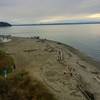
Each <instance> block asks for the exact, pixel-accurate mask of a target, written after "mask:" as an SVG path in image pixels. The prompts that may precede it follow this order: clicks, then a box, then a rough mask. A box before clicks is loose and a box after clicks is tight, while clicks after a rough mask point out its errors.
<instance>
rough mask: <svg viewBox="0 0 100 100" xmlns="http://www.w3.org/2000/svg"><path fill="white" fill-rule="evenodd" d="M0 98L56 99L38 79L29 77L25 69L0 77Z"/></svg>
mask: <svg viewBox="0 0 100 100" xmlns="http://www.w3.org/2000/svg"><path fill="white" fill-rule="evenodd" d="M0 100H56V99H55V97H54V96H53V94H52V93H51V92H50V91H49V90H48V89H47V87H46V86H44V85H43V84H42V83H41V82H40V81H38V80H36V79H35V78H34V79H33V78H31V77H30V76H29V75H28V73H27V72H26V71H20V72H17V73H14V74H10V75H9V77H8V78H7V79H6V80H5V79H3V78H2V77H1V78H0Z"/></svg>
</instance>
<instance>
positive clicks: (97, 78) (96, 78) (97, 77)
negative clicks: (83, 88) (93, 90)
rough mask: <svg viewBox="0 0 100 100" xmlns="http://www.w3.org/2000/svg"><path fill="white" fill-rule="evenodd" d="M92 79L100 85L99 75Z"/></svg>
mask: <svg viewBox="0 0 100 100" xmlns="http://www.w3.org/2000/svg"><path fill="white" fill-rule="evenodd" d="M94 79H95V80H96V81H97V82H98V83H100V75H97V76H95V77H94Z"/></svg>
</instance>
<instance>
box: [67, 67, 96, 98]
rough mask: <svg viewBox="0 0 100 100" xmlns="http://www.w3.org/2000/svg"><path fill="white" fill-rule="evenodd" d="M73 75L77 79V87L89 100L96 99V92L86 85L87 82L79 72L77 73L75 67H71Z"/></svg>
mask: <svg viewBox="0 0 100 100" xmlns="http://www.w3.org/2000/svg"><path fill="white" fill-rule="evenodd" d="M69 71H70V73H71V76H72V77H73V78H74V79H75V80H76V81H77V88H78V89H79V91H80V92H81V93H82V94H83V95H84V96H85V98H86V99H87V100H95V97H94V94H93V93H92V92H90V91H89V89H88V88H87V87H86V83H85V82H84V80H83V79H82V77H81V76H80V74H79V73H75V69H74V68H69Z"/></svg>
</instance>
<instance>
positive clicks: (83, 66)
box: [77, 62, 86, 69]
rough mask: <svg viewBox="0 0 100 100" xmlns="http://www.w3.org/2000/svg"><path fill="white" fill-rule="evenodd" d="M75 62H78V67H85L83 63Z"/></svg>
mask: <svg viewBox="0 0 100 100" xmlns="http://www.w3.org/2000/svg"><path fill="white" fill-rule="evenodd" d="M77 64H78V65H79V66H80V67H82V68H84V69H86V66H84V65H82V64H80V63H79V62H77Z"/></svg>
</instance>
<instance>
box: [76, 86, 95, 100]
mask: <svg viewBox="0 0 100 100" xmlns="http://www.w3.org/2000/svg"><path fill="white" fill-rule="evenodd" d="M77 87H78V89H79V90H80V91H81V93H82V94H83V95H84V96H85V98H86V99H87V100H95V97H94V94H93V93H91V92H90V91H88V90H87V89H85V88H83V87H82V85H81V84H80V85H78V86H77Z"/></svg>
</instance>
